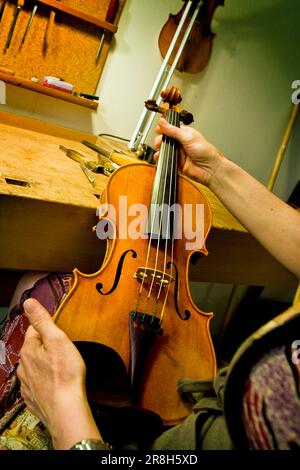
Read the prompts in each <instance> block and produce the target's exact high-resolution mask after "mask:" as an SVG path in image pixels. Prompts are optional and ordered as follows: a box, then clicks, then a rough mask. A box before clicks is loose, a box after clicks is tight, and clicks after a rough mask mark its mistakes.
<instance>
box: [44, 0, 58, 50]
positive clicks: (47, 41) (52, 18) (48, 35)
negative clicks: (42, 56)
mask: <svg viewBox="0 0 300 470" xmlns="http://www.w3.org/2000/svg"><path fill="white" fill-rule="evenodd" d="M56 1H57V2H60V0H56ZM55 16H56V10H53V9H51V10H50V15H49V20H48V24H47V29H46V34H45V43H44V51H47V49H48V47H49V44H50V39H51V36H52V30H53V28H54V23H55Z"/></svg>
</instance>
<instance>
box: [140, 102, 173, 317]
mask: <svg viewBox="0 0 300 470" xmlns="http://www.w3.org/2000/svg"><path fill="white" fill-rule="evenodd" d="M168 115H169V116H170V115H171V116H172V111H171V110H168ZM169 116H168V117H169ZM171 116H170V117H171ZM169 119H170V118H169ZM168 141H169V142H168ZM170 142H172V140H171V139H170V138H167V144H168V147H167V152H166V156H165V162H166V163H165V165H166V171H165V177H164V182H163V197H162V214H161V217H160V221H159V232H158V239H157V247H156V255H155V265H154V273H153V276H152V281H151V284H150V288H149V292H148V299H147V307H148V301H149V299H150V296H151V292H152V289H153V285H154V280H155V276H156V273H157V264H158V256H159V247H160V239H161V232H162V222H163V220H164V211H165V204H164V199H165V194H166V187H167V177H168V171H167V170H168V168H169V160H170V153H171V145H170ZM167 220H168V219H167ZM166 235H168V233H166ZM165 243H167V236H166V242H165ZM145 313H146V312H145ZM153 315H154V313H153Z"/></svg>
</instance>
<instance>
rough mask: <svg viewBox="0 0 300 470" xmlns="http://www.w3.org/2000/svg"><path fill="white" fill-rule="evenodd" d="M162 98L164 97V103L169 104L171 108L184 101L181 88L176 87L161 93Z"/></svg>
mask: <svg viewBox="0 0 300 470" xmlns="http://www.w3.org/2000/svg"><path fill="white" fill-rule="evenodd" d="M160 96H161V97H162V100H163V102H164V103H169V105H170V108H171V107H172V106H177V105H178V104H179V103H180V102H181V101H182V98H181V94H180V91H179V88H177V87H176V86H172V87H170V88H167V89H166V90H163V91H162V92H161V93H160Z"/></svg>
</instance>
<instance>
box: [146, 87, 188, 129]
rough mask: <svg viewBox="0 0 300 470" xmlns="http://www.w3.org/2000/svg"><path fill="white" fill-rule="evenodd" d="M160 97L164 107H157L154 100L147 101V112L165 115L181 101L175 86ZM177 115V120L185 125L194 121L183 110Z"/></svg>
mask: <svg viewBox="0 0 300 470" xmlns="http://www.w3.org/2000/svg"><path fill="white" fill-rule="evenodd" d="M160 96H161V97H162V100H163V102H164V106H159V105H158V104H157V103H156V101H155V100H147V101H145V106H146V108H147V109H148V110H149V111H153V112H155V113H161V114H165V113H166V112H167V110H168V109H169V108H173V109H176V108H177V105H178V103H180V102H181V100H182V98H181V95H180V91H179V89H178V88H177V87H175V86H172V87H171V88H167V89H166V90H164V91H162V92H161V94H160ZM176 111H178V109H176ZM178 114H179V120H180V121H181V122H183V124H185V125H189V124H191V123H192V122H193V121H194V118H193V115H192V114H191V113H190V112H188V111H185V110H184V109H183V110H182V111H180V112H179V111H178Z"/></svg>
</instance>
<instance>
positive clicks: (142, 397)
mask: <svg viewBox="0 0 300 470" xmlns="http://www.w3.org/2000/svg"><path fill="white" fill-rule="evenodd" d="M155 173H156V168H155V167H153V166H151V165H148V164H141V163H139V164H135V163H134V164H130V165H125V166H123V167H121V168H119V169H118V170H117V171H115V172H114V173H113V175H112V176H111V177H110V179H109V181H108V185H107V189H106V192H105V193H104V199H102V202H103V203H104V204H105V206H106V205H107V204H111V205H112V206H114V208H115V210H116V221H119V222H120V219H119V216H120V214H121V216H122V217H124V206H123V204H124V200H123V199H120V197H119V196H120V195H121V196H122V195H123V196H124V197H125V196H126V197H127V207H132V205H133V204H143V205H144V206H146V207H149V205H150V202H151V201H150V199H151V190H152V187H153V183H154V178H155ZM120 189H121V191H120ZM177 194H178V200H179V201H180V203H181V204H182V205H184V204H189V205H192V207H196V205H197V204H198V205H199V204H201V205H202V204H203V205H204V216H205V217H204V221H205V226H204V232H203V233H204V240H203V245H202V247H201V248H200V250H195V249H193V250H187V249H186V245H185V243H186V238H184V237H183V238H182V239H178V240H176V242H175V243H174V253H173V258H172V259H173V261H172V265H173V268H172V269H171V268H170V262H169V258H168V259H167V266H168V269H167V272H169V273H170V272H171V271H173V274H172V277H173V281H172V282H171V283H170V284H169V286H168V287H163V290H164V291H165V292H166V290H167V289H169V292H168V295H167V296H163V297H162V298H161V299H160V300H159V301H158V302H157V292H158V289H159V287H158V285H154V288H153V289H152V291H151V294H150V295H149V297H146V296H144V297H143V296H142V297H141V298H140V300H139V307H138V309H137V310H140V311H141V312H143V311H145V310H146V309H147V311H149V312H152V311H156V312H158V311H161V310H164V314H163V320H162V334H158V335H156V337H155V339H154V341H153V342H152V344H151V347H150V348H149V352H148V353H147V354H146V355H145V357H144V359H143V360H142V362H141V363H140V365H139V376H140V377H139V380H138V382H139V386H138V395H137V396H136V402H137V404H138V405H139V406H141V407H143V408H146V409H149V410H151V411H154V412H156V413H158V414H159V415H160V416H161V417H162V419H163V422H164V423H165V424H168V425H173V424H176V423H178V422H180V421H182V420H183V419H184V418H185V417H186V416H187V415H188V414H189V412H190V407H189V405H187V404H186V403H184V402H183V401H182V400H181V399H180V397H179V395H178V393H177V381H178V379H180V378H183V377H184V378H190V379H198V380H199V379H200V380H212V379H213V377H214V375H215V371H216V365H215V355H214V349H213V345H212V340H211V337H210V332H209V324H210V320H211V318H212V316H213V314H212V313H204V312H201V311H200V310H199V309H198V308H197V307H196V306H195V304H194V303H193V301H192V299H191V295H190V291H189V287H188V269H189V260H190V257H191V255H192V253H194V252H195V251H200V252H201V253H202V254H204V255H206V254H207V250H206V248H205V239H206V237H207V235H208V232H209V230H210V226H211V212H210V208H209V205H208V203H207V201H206V199H205V198H204V196H203V195H202V194H201V192H200V191H199V189H198V188H197V187H196V186H195V185H194V184H193V183H192V182H191V181H190V180H189V179H188V178H186V177H185V176H182V175H180V174H179V175H178V183H177ZM120 201H121V202H120ZM120 205H122V207H120ZM107 214H108V212H106V211H102V218H103V217H104V216H107ZM146 219H147V217H146V215H141V216H140V217H139V218H138V221H137V219H136V214H134V213H133V214H132V215H130V214H129V216H128V223H127V227H128V226H130V224H139V225H140V227H141V228H142V230H143V229H144V228H145V227H146V225H147V220H146ZM116 221H113V220H111V221H110V224H111V227H113V230H114V237H113V239H112V240H108V244H107V252H106V256H105V260H104V263H103V266H102V267H101V269H100V270H99V271H98V272H96V273H94V274H83V273H81V272H79V271H78V270H77V269H75V271H74V283H73V286H72V289H71V290H70V292H69V294H68V295H67V297H66V298H65V299H64V301H63V303H62V304H61V306H60V308H59V310H58V311H57V313H56V316H55V322H56V324H57V325H58V326H59V327H60V328H61V329H62V330H63V331H64V332H65V333H66V334H67V335H68V336H69V337H70V338H71V339H72V340H73V341H93V342H96V343H100V344H105V345H107V346H109V347H110V348H112V349H113V350H115V351H116V352H117V353H118V354H119V355H120V357H121V359H122V361H123V362H124V365H125V367H126V369H127V371H128V374H129V375H130V373H131V372H130V371H131V369H132V356H133V353H134V352H133V349H134V348H132V345H131V336H130V318H131V317H130V312H133V311H136V305H137V298H138V296H139V292H140V289H141V282H142V280H141V278H138V277H137V276H136V273H137V272H138V270H139V268H141V267H143V266H145V259H146V257H147V255H148V265H149V266H152V265H155V263H157V269H158V270H160V271H164V270H166V269H165V266H166V264H164V262H163V260H164V254H163V252H162V250H159V252H160V253H159V256H158V258H157V242H156V243H154V244H153V245H152V244H151V245H150V248H149V240H147V239H146V238H145V239H131V238H130V237H122V236H121V235H122V234H121V233H120V224H119V223H116ZM148 250H150V251H149V253H148ZM95 255H96V254H95ZM167 257H169V255H167ZM147 282H148V281H147V280H145V285H146V283H147ZM99 361H101V358H99Z"/></svg>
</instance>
